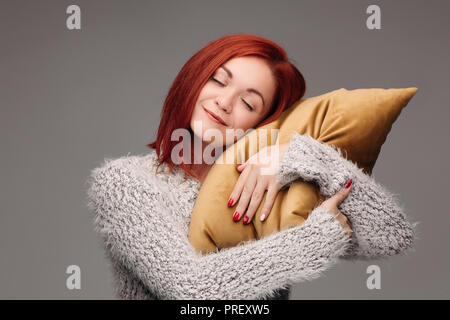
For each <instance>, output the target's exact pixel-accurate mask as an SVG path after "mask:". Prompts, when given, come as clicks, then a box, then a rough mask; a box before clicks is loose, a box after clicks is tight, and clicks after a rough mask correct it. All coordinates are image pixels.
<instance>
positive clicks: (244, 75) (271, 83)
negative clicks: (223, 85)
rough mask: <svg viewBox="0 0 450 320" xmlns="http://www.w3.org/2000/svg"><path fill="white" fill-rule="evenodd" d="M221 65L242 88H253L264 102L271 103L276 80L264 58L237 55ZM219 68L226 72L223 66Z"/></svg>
mask: <svg viewBox="0 0 450 320" xmlns="http://www.w3.org/2000/svg"><path fill="white" fill-rule="evenodd" d="M223 66H224V67H225V68H226V69H228V70H229V71H230V72H231V73H232V81H233V82H234V83H236V84H237V85H240V86H242V87H243V89H244V90H247V89H255V90H257V91H259V92H261V94H262V95H263V97H264V100H265V101H266V103H267V104H269V105H270V104H271V100H272V98H273V95H274V93H275V89H276V80H275V77H274V76H273V74H272V70H271V69H270V67H269V65H268V63H267V62H266V61H265V60H264V59H262V58H258V57H252V56H247V57H238V58H234V59H231V60H228V61H227V62H226V63H224V64H223ZM219 70H220V72H223V74H227V72H226V71H225V70H224V69H223V68H219ZM266 107H267V106H266Z"/></svg>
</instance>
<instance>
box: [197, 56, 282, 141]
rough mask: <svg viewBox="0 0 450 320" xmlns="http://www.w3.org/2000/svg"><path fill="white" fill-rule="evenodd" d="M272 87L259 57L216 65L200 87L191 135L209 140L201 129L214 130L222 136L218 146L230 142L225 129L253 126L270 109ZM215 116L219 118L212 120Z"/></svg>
mask: <svg viewBox="0 0 450 320" xmlns="http://www.w3.org/2000/svg"><path fill="white" fill-rule="evenodd" d="M275 90H276V80H275V78H274V76H273V74H272V71H271V69H270V67H269V66H268V65H267V63H266V62H265V61H264V60H263V59H261V58H257V57H239V58H234V59H231V60H229V61H227V62H226V63H224V64H223V65H222V66H221V67H219V68H218V69H217V70H216V71H215V73H214V74H213V75H212V77H211V78H210V79H209V80H208V81H207V82H206V84H205V85H204V86H203V88H202V90H201V91H200V94H199V96H198V99H197V102H196V104H195V107H194V111H193V114H192V117H191V122H190V126H191V128H192V130H193V132H194V134H195V135H196V136H197V137H201V138H202V140H204V141H208V142H209V140H210V138H205V137H204V132H205V130H207V129H218V130H219V131H220V132H221V134H222V137H223V144H222V145H225V144H226V142H228V144H229V143H230V142H231V143H233V142H234V141H226V140H225V139H226V130H227V129H242V130H243V131H244V132H245V131H247V130H248V129H250V128H254V127H256V126H257V125H258V123H260V122H261V121H262V120H264V118H265V116H266V115H267V114H268V112H269V111H270V107H271V106H272V102H273V99H274V95H275ZM211 114H214V115H215V116H214V115H211ZM217 117H219V118H220V119H221V120H215V119H214V118H217ZM195 121H197V124H198V123H201V128H199V127H196V126H194V122H195ZM240 136H242V135H240ZM240 136H239V137H240ZM234 140H235V141H236V140H237V138H236V139H234Z"/></svg>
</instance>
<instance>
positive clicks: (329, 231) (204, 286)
mask: <svg viewBox="0 0 450 320" xmlns="http://www.w3.org/2000/svg"><path fill="white" fill-rule="evenodd" d="M304 92H305V83H304V79H303V76H302V75H301V73H300V72H299V71H298V70H297V69H296V68H295V67H294V66H293V65H292V64H291V63H290V62H288V61H287V57H286V53H285V51H284V50H283V49H282V48H281V47H280V46H278V45H277V44H275V43H273V42H272V41H269V40H267V39H264V38H261V37H258V36H254V35H232V36H226V37H223V38H220V39H217V40H215V41H213V42H211V43H210V44H208V45H207V46H206V47H204V48H203V49H201V50H200V51H199V52H198V53H196V54H195V55H194V56H193V57H192V58H191V59H190V60H189V61H188V62H187V63H186V64H185V66H184V67H183V68H182V70H181V71H180V73H179V74H178V76H177V78H176V79H175V81H174V83H173V85H172V87H171V88H170V91H169V93H168V96H167V98H166V101H165V103H164V107H163V111H162V117H161V122H160V126H159V129H158V134H157V139H156V141H155V142H153V143H152V144H150V145H149V146H150V147H152V148H155V150H152V151H151V152H150V153H149V154H147V155H138V156H125V157H121V158H119V159H107V160H106V161H105V163H104V164H103V165H102V166H100V167H98V168H96V169H94V170H93V172H92V174H91V177H90V181H89V182H90V188H89V190H88V205H89V208H90V209H91V210H92V211H93V213H94V214H95V228H96V230H97V231H98V232H99V233H100V234H101V235H102V237H103V239H104V244H105V249H106V253H107V256H108V258H109V259H110V260H111V262H112V267H113V271H114V275H115V278H116V290H117V291H116V294H117V296H118V297H120V298H122V299H287V298H288V295H289V289H290V285H291V284H292V283H294V282H299V281H304V280H311V279H314V278H316V277H318V276H319V275H320V274H321V273H322V272H323V271H325V270H327V269H328V268H330V267H331V266H332V265H333V264H334V263H335V262H336V261H337V259H338V258H339V257H340V258H350V257H369V258H373V257H379V256H389V255H393V254H398V253H401V252H405V251H406V249H408V248H410V247H411V245H412V243H413V240H414V230H413V226H412V225H411V224H410V223H409V222H408V221H407V220H406V217H405V215H404V214H403V212H402V210H401V208H400V207H399V206H398V205H397V203H396V201H395V199H394V197H393V196H392V195H391V194H390V193H389V192H388V191H387V190H385V189H384V188H383V187H382V186H381V185H379V184H378V183H376V182H375V181H374V180H373V179H372V178H371V177H369V176H367V175H365V174H364V173H363V172H362V170H359V169H358V168H357V167H356V165H354V164H353V163H351V162H350V161H348V160H347V159H345V158H344V157H343V156H342V154H341V153H340V151H339V150H334V149H333V148H331V147H329V146H327V145H325V144H322V143H320V142H318V141H316V140H314V139H312V138H310V137H308V136H302V135H298V134H297V135H294V136H293V137H292V139H291V141H290V143H289V144H284V145H280V146H274V147H271V148H270V152H268V153H266V154H267V156H266V158H264V157H252V158H251V159H249V160H248V161H247V162H246V163H245V164H244V165H241V166H239V167H238V168H237V169H238V170H239V171H241V172H242V173H241V175H240V177H239V180H238V182H237V184H236V187H235V189H234V190H233V192H232V194H231V195H230V200H229V202H228V204H224V205H229V206H236V213H235V214H234V216H233V217H230V219H234V221H236V222H237V221H241V220H242V221H243V223H245V224H248V223H249V222H250V221H251V219H252V218H253V217H254V214H255V212H256V209H257V208H258V206H259V204H260V202H261V198H262V195H263V193H264V192H265V191H266V190H267V192H268V194H267V197H266V201H265V205H264V208H263V210H262V212H263V214H264V217H262V220H264V218H267V215H268V214H269V213H270V208H271V206H272V204H273V200H274V198H275V196H276V194H277V192H278V191H279V190H280V189H281V188H282V187H284V186H286V185H288V184H289V183H291V182H292V181H294V180H296V179H300V178H302V179H304V180H305V181H311V182H314V183H317V185H318V186H319V188H320V191H321V193H322V194H323V195H325V196H327V197H328V199H327V200H325V201H324V202H323V203H322V204H321V205H320V206H318V207H317V208H315V209H314V210H313V211H312V212H311V213H310V215H309V216H308V219H307V220H306V221H305V222H304V223H303V224H302V225H299V226H296V227H293V228H289V229H285V230H282V231H280V232H277V233H274V234H271V235H269V236H267V237H265V238H263V239H260V240H251V241H247V242H245V243H242V244H240V245H238V246H236V247H233V248H227V249H223V250H221V251H217V252H214V253H210V254H207V255H204V256H203V255H200V254H198V253H197V252H195V250H194V249H193V247H192V246H191V244H190V243H189V241H188V237H187V235H188V228H189V221H190V216H191V213H192V209H193V206H194V203H195V199H196V197H197V194H198V192H199V190H200V187H201V184H202V182H203V180H204V178H205V177H206V175H207V173H208V171H209V169H210V167H211V165H212V164H211V163H207V162H206V161H203V157H204V151H205V150H206V148H207V147H208V145H210V144H211V143H212V144H215V146H216V147H217V145H218V146H219V147H221V150H222V151H223V149H224V148H225V147H226V145H227V142H225V143H224V142H222V141H220V140H217V141H216V140H215V139H206V138H205V136H207V135H205V133H206V132H207V131H208V130H211V129H213V130H215V132H219V133H223V136H227V135H226V130H227V129H228V130H230V129H232V130H234V131H238V132H242V131H244V132H245V131H246V130H247V129H251V128H255V127H259V126H261V125H264V124H266V123H268V122H271V121H273V120H275V119H276V118H277V117H278V116H279V115H280V114H281V112H282V111H283V110H284V109H285V108H286V107H288V106H290V105H291V104H292V103H294V102H295V101H297V100H298V99H300V98H301V97H302V96H303V95H304ZM180 128H184V129H188V130H189V132H190V133H191V137H192V141H191V143H192V146H194V145H200V146H201V147H200V148H195V147H191V148H189V149H187V150H184V148H183V149H182V150H181V152H179V151H180V150H178V149H176V148H175V146H176V145H177V144H178V143H179V141H177V140H174V139H172V133H173V132H174V131H175V130H177V129H180ZM239 130H241V131H239ZM238 138H239V134H238V135H237V136H235V137H234V139H233V140H232V141H231V142H233V141H236V140H237V139H238ZM210 140H213V141H210ZM228 144H229V143H228ZM174 150H176V152H174ZM273 154H277V156H273ZM188 156H191V157H188ZM214 156H215V157H217V156H218V154H214ZM180 159H181V160H182V161H181V162H180ZM189 159H201V161H197V162H196V161H193V162H194V163H192V162H189V161H188V160H189ZM265 160H270V165H271V167H274V168H276V171H275V173H274V174H272V175H270V174H264V175H263V174H261V170H260V169H261V168H262V167H263V164H264V163H267V162H265ZM176 163H177V164H176ZM352 181H353V184H352ZM351 190H352V191H353V192H351V193H350V191H351ZM344 199H345V200H346V201H344ZM380 204H382V205H380ZM339 205H341V208H342V209H341V210H342V211H343V213H345V215H346V216H347V217H346V216H344V214H343V213H341V212H340V211H339V210H338V206H339ZM344 209H345V210H344ZM350 221H351V224H350ZM352 228H353V230H352Z"/></svg>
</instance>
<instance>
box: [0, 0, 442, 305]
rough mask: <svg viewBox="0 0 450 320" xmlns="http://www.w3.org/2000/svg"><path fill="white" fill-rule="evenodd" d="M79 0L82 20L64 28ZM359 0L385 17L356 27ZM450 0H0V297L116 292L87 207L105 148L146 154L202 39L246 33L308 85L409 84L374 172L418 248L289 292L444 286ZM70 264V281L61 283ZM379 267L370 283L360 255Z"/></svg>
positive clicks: (400, 293) (115, 153)
mask: <svg viewBox="0 0 450 320" xmlns="http://www.w3.org/2000/svg"><path fill="white" fill-rule="evenodd" d="M70 4H78V5H80V7H81V10H82V12H81V14H82V15H81V17H82V18H81V23H82V29H81V30H75V31H70V30H68V29H67V28H66V25H65V19H66V16H67V15H66V13H65V11H66V8H67V6H68V5H70ZM370 4H378V5H379V6H380V7H381V23H382V29H381V30H368V29H367V28H366V22H365V21H366V18H367V16H368V15H367V14H366V13H365V11H366V8H367V6H368V5H370ZM449 10H450V2H448V1H335V0H330V1H317V0H316V1H212V0H206V1H192V0H190V1H167V0H165V1H98V0H97V1H91V2H88V1H39V2H38V1H2V2H1V5H0V41H1V46H0V55H1V59H0V91H1V92H0V93H1V94H0V106H1V114H0V115H1V116H0V141H1V157H0V170H1V175H0V177H1V183H0V188H1V189H0V200H1V209H0V210H1V215H0V298H3V299H19V298H23V299H49V298H60V299H80V298H85V299H111V298H114V296H113V290H112V275H111V273H110V271H109V269H108V261H107V260H106V258H105V256H104V253H103V250H102V248H101V246H100V240H99V238H98V237H97V235H96V234H95V233H94V231H93V227H92V217H91V215H90V214H89V211H88V210H87V207H86V205H85V192H86V179H87V177H88V176H89V173H90V170H92V169H93V168H95V167H97V166H98V165H99V164H100V163H101V162H102V161H103V158H104V157H119V156H122V155H126V154H138V153H143V152H147V151H148V148H147V147H146V146H145V145H146V144H147V143H149V142H151V141H153V138H154V137H155V133H156V129H157V126H158V122H159V115H160V111H161V106H162V103H163V101H164V97H165V95H166V94H167V92H168V89H169V86H170V85H171V83H172V81H173V80H174V78H175V76H176V74H177V73H178V71H179V70H180V68H181V67H182V66H183V64H184V63H185V62H186V61H187V60H188V59H189V58H190V57H191V56H192V55H193V54H194V53H195V52H196V51H198V50H199V49H200V48H201V47H203V46H204V45H206V44H207V43H209V42H210V41H212V40H214V39H216V38H218V37H221V36H224V35H227V34H233V33H254V34H257V35H260V36H263V37H267V38H269V39H271V40H273V41H275V42H277V43H279V44H280V45H281V46H283V47H284V48H285V49H286V51H287V52H288V55H289V56H290V58H291V60H292V61H293V62H294V63H295V64H296V66H297V67H298V68H299V69H300V70H301V72H302V73H303V75H304V76H305V79H306V83H307V91H306V95H305V96H306V97H308V96H315V95H318V94H322V93H325V92H328V91H331V90H335V89H339V88H347V89H356V88H375V87H379V88H403V87H410V86H416V87H418V88H419V91H418V93H417V94H416V96H415V97H414V98H413V99H412V100H411V102H410V103H409V105H408V106H407V107H406V109H404V110H403V111H402V113H401V115H400V117H399V118H398V120H397V122H396V123H395V125H394V126H393V128H392V131H391V133H390V135H389V137H388V140H387V141H386V143H385V144H384V146H383V148H382V152H381V154H380V157H379V159H378V162H377V164H376V167H375V170H374V177H375V178H376V179H377V180H378V181H379V182H380V183H382V184H383V185H385V186H386V187H387V188H388V189H389V190H391V191H392V192H394V193H396V194H399V197H400V199H401V202H402V204H403V205H404V207H405V209H406V210H407V213H408V214H409V216H410V217H411V219H412V220H414V221H421V222H422V223H421V224H420V226H419V237H420V240H419V241H418V242H417V243H416V251H415V252H413V253H411V254H409V255H408V256H395V257H392V258H390V259H388V260H387V261H384V260H381V261H376V260H374V261H357V262H345V261H342V262H340V263H339V264H337V265H336V266H335V267H333V268H332V269H331V270H329V271H328V272H326V273H325V274H324V275H323V277H321V278H319V279H317V280H314V281H312V282H306V283H301V284H298V285H296V286H295V288H294V290H293V293H292V296H291V298H292V299H315V298H324V299H338V298H340V299H350V298H352V299H361V298H367V299H380V298H383V299H396V298H406V299H412V298H421V299H422V298H423V299H428V298H437V299H442V298H445V299H448V298H449V297H450V294H449V284H450V283H449V274H448V272H449V266H450V259H449V249H448V244H449V240H450V236H449V232H448V231H449V211H448V207H447V205H446V203H447V201H448V200H445V199H448V181H449V174H448V171H447V166H446V165H447V164H448V162H449V159H448V158H449V150H448V146H449V143H448V139H449V133H450V132H449V131H450V130H449V126H448V120H449V113H450V112H449V108H448V101H449V98H450V96H449V92H450V89H449V80H448V79H449V74H450V70H449V69H450V68H449V66H450V63H449V61H448V57H449V56H450V50H449V49H450V46H449V41H448V38H449V30H450V28H449V27H450V20H449V19H448V14H449ZM71 264H76V265H79V266H80V268H81V290H72V291H71V290H68V289H66V286H65V281H66V277H67V275H66V273H65V270H66V268H67V266H68V265H71ZM371 264H377V265H379V266H380V268H381V290H369V289H367V287H366V279H367V277H368V275H367V274H366V268H367V267H368V266H369V265H371Z"/></svg>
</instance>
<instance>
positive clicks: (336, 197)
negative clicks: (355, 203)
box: [327, 180, 353, 207]
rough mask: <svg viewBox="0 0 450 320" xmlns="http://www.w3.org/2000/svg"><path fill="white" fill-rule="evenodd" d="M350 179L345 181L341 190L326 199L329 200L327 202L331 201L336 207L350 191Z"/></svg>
mask: <svg viewBox="0 0 450 320" xmlns="http://www.w3.org/2000/svg"><path fill="white" fill-rule="evenodd" d="M349 181H350V182H349ZM351 181H352V180H347V183H346V184H345V186H344V187H343V188H342V189H341V190H339V192H338V193H336V194H335V195H333V196H332V197H330V198H329V199H327V200H329V202H331V203H332V204H333V205H334V206H336V207H338V206H339V205H340V204H341V203H342V201H344V200H345V198H346V197H347V196H348V194H349V193H350V191H351V189H352V185H353V184H352V183H351Z"/></svg>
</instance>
